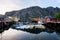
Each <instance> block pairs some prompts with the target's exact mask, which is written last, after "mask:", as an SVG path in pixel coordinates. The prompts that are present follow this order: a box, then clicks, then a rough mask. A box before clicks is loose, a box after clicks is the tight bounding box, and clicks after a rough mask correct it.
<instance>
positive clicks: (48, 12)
mask: <svg viewBox="0 0 60 40" xmlns="http://www.w3.org/2000/svg"><path fill="white" fill-rule="evenodd" d="M57 12H60V8H58V7H56V8H53V7H47V8H41V7H39V6H33V7H29V8H25V9H22V10H17V11H11V12H6V13H5V15H7V16H17V17H21V18H22V21H28V20H29V18H33V17H45V16H53V15H54V14H55V13H57Z"/></svg>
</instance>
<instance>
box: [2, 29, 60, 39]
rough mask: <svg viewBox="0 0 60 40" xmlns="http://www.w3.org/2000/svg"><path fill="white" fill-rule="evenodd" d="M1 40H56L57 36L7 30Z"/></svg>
mask: <svg viewBox="0 0 60 40" xmlns="http://www.w3.org/2000/svg"><path fill="white" fill-rule="evenodd" d="M2 37H3V40H58V39H59V38H58V35H57V34H56V33H55V32H53V33H51V34H50V33H47V32H41V33H39V34H32V33H27V32H23V31H20V30H19V31H17V30H14V29H9V30H8V31H4V32H3V35H2Z"/></svg>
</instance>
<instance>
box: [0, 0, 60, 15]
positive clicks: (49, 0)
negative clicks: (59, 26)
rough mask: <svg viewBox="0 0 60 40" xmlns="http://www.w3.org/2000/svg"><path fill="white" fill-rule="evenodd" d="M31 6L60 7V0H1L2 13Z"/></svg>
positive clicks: (0, 9)
mask: <svg viewBox="0 0 60 40" xmlns="http://www.w3.org/2000/svg"><path fill="white" fill-rule="evenodd" d="M31 6H40V7H42V8H46V7H49V6H52V7H59V8H60V0H0V14H5V12H9V11H13V10H21V9H24V8H27V7H31Z"/></svg>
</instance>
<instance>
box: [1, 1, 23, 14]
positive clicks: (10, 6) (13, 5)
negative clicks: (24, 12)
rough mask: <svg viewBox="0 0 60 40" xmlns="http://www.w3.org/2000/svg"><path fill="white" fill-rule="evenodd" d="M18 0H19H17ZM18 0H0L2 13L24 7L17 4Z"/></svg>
mask: <svg viewBox="0 0 60 40" xmlns="http://www.w3.org/2000/svg"><path fill="white" fill-rule="evenodd" d="M17 1H18V0H17ZM17 1H16V0H0V14H4V13H5V12H6V11H12V10H18V9H21V8H22V5H20V6H19V5H17V3H18V2H17Z"/></svg>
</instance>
